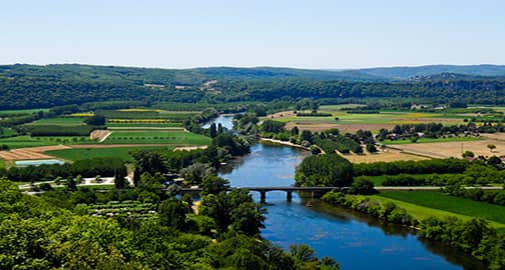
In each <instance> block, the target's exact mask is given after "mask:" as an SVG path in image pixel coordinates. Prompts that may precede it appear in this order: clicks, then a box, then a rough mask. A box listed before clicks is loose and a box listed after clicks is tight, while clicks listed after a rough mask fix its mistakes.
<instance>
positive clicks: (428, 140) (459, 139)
mask: <svg viewBox="0 0 505 270" xmlns="http://www.w3.org/2000/svg"><path fill="white" fill-rule="evenodd" d="M479 140H482V138H478V137H451V138H420V139H418V140H417V141H416V142H415V143H436V142H468V141H479ZM381 143H383V144H388V145H395V144H411V143H413V142H412V141H411V140H408V139H405V140H395V141H392V140H385V141H382V142H381Z"/></svg>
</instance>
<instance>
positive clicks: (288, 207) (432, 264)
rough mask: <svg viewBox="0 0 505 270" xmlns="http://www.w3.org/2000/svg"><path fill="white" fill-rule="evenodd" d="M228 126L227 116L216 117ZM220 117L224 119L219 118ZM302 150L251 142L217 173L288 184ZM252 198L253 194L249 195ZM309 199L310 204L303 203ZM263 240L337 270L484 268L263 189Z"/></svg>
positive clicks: (405, 233) (358, 218)
mask: <svg viewBox="0 0 505 270" xmlns="http://www.w3.org/2000/svg"><path fill="white" fill-rule="evenodd" d="M216 120H218V121H220V123H221V124H222V125H223V126H227V127H229V126H230V122H231V117H224V116H222V117H220V118H219V119H216ZM223 121H224V122H223ZM307 155H308V153H307V152H306V151H302V150H298V149H293V148H290V147H286V146H277V145H269V144H256V145H253V146H252V147H251V153H250V154H249V155H247V156H244V157H241V158H238V159H236V160H234V161H233V162H231V163H230V164H229V166H227V167H225V168H223V170H222V171H221V172H220V176H221V177H223V178H226V179H228V180H229V181H230V182H231V185H232V186H236V187H240V186H269V185H271V186H289V185H292V184H293V183H294V171H295V167H296V166H297V164H299V163H300V162H301V161H302V160H303V158H304V157H306V156H307ZM253 196H254V197H255V199H256V200H258V199H259V195H258V194H253ZM308 201H310V202H311V205H312V207H307V206H306V204H307V202H308ZM265 207H266V209H267V210H268V213H267V215H266V221H265V228H264V229H263V230H262V232H261V235H262V237H264V238H265V239H268V240H270V241H272V242H273V243H275V244H277V245H280V246H281V247H283V248H285V249H287V248H289V245H291V244H301V243H305V244H308V245H310V246H311V247H312V248H314V250H315V251H316V255H317V256H320V257H321V256H329V257H332V258H334V259H335V260H336V261H337V262H339V263H340V264H341V266H342V269H343V270H351V269H352V270H364V269H378V270H382V269H384V270H385V269H388V270H389V269H409V270H425V269H430V270H438V269H440V270H442V269H444V270H445V269H450V270H452V269H465V270H480V269H482V270H484V269H486V267H485V266H484V265H482V264H481V263H479V262H478V261H477V260H475V259H472V258H471V257H470V256H468V255H466V254H462V253H460V252H458V251H456V250H454V249H451V248H448V247H446V246H443V245H441V244H438V243H433V242H430V241H425V240H423V241H421V240H419V239H418V238H417V237H416V236H415V234H414V233H413V232H412V231H409V230H407V229H406V228H403V227H400V226H396V225H387V224H382V223H381V222H379V221H377V220H375V219H372V218H369V217H367V216H365V215H362V214H359V213H353V212H351V211H348V210H346V209H340V208H338V207H334V206H329V205H327V204H325V203H324V202H321V201H319V200H312V199H310V198H300V197H299V195H298V194H293V200H292V202H291V203H289V202H286V194H285V193H284V192H269V193H267V204H266V206H265Z"/></svg>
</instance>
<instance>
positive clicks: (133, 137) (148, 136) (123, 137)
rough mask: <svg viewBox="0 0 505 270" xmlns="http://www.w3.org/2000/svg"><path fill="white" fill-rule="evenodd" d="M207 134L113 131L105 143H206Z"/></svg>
mask: <svg viewBox="0 0 505 270" xmlns="http://www.w3.org/2000/svg"><path fill="white" fill-rule="evenodd" d="M210 142H211V139H210V138H209V137H207V136H203V135H199V134H194V133H190V132H184V131H115V132H113V133H112V134H111V135H110V136H109V137H108V138H107V140H105V141H104V142H103V143H105V144H172V145H208V144H210Z"/></svg>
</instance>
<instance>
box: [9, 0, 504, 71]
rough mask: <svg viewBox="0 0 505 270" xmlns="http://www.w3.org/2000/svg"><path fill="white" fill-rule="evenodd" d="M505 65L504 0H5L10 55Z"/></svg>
mask: <svg viewBox="0 0 505 270" xmlns="http://www.w3.org/2000/svg"><path fill="white" fill-rule="evenodd" d="M13 63H29V64H53V63H82V64H97V65H118V66H144V67H163V68H188V67H202V66H244V67H248V66H283V67H300V68H358V67H373V66H399V65H401V66H405V65H408V66H411V65H426V64H485V63H486V64H505V1H503V0H496V1H492V0H479V1H476V0H472V1H469V0H422V1H409V0H382V1H380V0H361V1H360V0H347V1H338V0H334V1H330V0H254V1H244V0H229V1H228V0H177V1H172V0H164V1H162V0H159V1H156V0H60V1H58V0H3V1H2V2H1V3H0V64H13Z"/></svg>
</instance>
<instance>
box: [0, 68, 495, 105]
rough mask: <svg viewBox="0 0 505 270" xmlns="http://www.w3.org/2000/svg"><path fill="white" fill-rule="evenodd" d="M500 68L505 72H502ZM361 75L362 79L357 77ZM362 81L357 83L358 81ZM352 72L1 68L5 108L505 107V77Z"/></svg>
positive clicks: (230, 69)
mask: <svg viewBox="0 0 505 270" xmlns="http://www.w3.org/2000/svg"><path fill="white" fill-rule="evenodd" d="M496 69H498V70H499V69H500V68H499V67H497V68H496ZM353 76H354V77H353ZM352 78H354V79H352ZM378 78H380V77H376V76H373V75H365V76H363V74H362V73H361V72H358V71H349V72H347V73H344V72H343V71H341V72H333V71H317V70H298V69H284V68H252V69H244V68H205V69H187V70H169V69H147V68H128V67H109V66H86V65H49V66H32V65H12V66H0V94H1V96H2V99H0V109H21V108H44V107H45V108H47V107H53V106H58V105H68V104H82V103H86V102H97V101H121V100H122V101H136V102H144V103H145V104H148V105H150V104H154V103H157V102H186V103H197V102H206V103H220V102H232V101H272V100H276V99H282V98H284V99H285V98H289V99H299V98H306V97H310V98H326V99H332V100H333V101H334V102H339V101H344V100H346V99H347V100H348V99H353V100H357V101H360V100H361V101H363V100H365V101H366V100H367V99H405V100H408V101H409V102H410V101H414V102H416V101H419V102H432V103H448V102H449V100H450V101H451V102H462V103H474V104H475V103H478V104H504V103H505V98H504V97H505V95H504V94H505V80H503V77H484V76H459V75H458V76H455V75H451V76H447V74H446V75H445V76H442V77H441V76H433V78H430V77H429V76H428V77H424V78H423V79H420V80H410V81H399V82H386V81H381V80H380V79H378Z"/></svg>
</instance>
